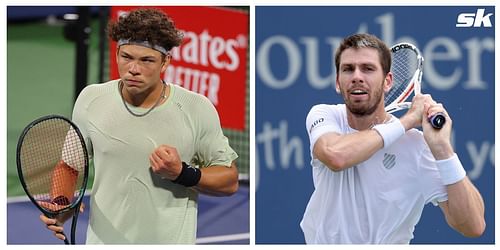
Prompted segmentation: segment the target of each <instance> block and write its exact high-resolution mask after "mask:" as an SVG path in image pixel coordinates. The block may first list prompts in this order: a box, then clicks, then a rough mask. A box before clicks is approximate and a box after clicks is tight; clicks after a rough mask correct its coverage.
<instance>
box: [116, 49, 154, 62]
mask: <svg viewBox="0 0 500 250" xmlns="http://www.w3.org/2000/svg"><path fill="white" fill-rule="evenodd" d="M122 53H123V54H124V55H126V56H128V57H131V58H135V56H132V55H131V54H129V53H127V52H125V51H123V50H120V54H122ZM139 59H142V60H144V59H154V60H157V58H156V57H155V56H153V55H145V56H140V57H139Z"/></svg>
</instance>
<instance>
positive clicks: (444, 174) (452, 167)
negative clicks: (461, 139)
mask: <svg viewBox="0 0 500 250" xmlns="http://www.w3.org/2000/svg"><path fill="white" fill-rule="evenodd" d="M436 165H437V168H438V170H439V174H440V175H441V180H442V181H443V184H444V185H451V184H454V183H457V182H459V181H461V180H462V179H463V178H465V174H466V173H465V169H464V167H463V166H462V163H461V162H460V159H458V155H457V154H453V156H452V157H450V158H448V159H444V160H439V161H436Z"/></svg>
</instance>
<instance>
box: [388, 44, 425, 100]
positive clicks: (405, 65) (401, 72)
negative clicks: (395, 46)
mask: <svg viewBox="0 0 500 250" xmlns="http://www.w3.org/2000/svg"><path fill="white" fill-rule="evenodd" d="M417 69H418V58H417V54H416V53H415V51H413V50H412V49H400V50H398V51H396V52H394V53H393V54H392V65H391V72H392V75H393V81H392V88H391V90H389V92H388V93H386V95H385V97H384V103H385V105H386V106H387V105H389V104H391V103H393V102H394V101H396V100H398V99H399V98H400V97H402V96H403V95H404V94H405V90H407V87H408V85H410V84H412V81H411V80H412V78H413V76H414V74H415V72H416V71H417Z"/></svg>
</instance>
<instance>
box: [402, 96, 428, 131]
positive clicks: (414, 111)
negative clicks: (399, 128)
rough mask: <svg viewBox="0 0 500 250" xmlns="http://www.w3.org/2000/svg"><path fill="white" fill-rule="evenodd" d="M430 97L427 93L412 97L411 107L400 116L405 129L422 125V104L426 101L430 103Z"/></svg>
mask: <svg viewBox="0 0 500 250" xmlns="http://www.w3.org/2000/svg"><path fill="white" fill-rule="evenodd" d="M432 102H434V101H433V100H432V97H431V96H430V95H428V94H425V95H420V94H419V95H416V96H415V97H413V100H412V103H411V107H410V109H409V110H408V111H407V112H406V114H405V115H404V116H403V117H402V118H401V119H402V121H401V122H402V123H403V120H404V121H405V122H404V123H403V125H404V126H405V128H406V130H408V129H411V128H418V127H421V126H422V116H423V114H424V105H425V104H426V103H432Z"/></svg>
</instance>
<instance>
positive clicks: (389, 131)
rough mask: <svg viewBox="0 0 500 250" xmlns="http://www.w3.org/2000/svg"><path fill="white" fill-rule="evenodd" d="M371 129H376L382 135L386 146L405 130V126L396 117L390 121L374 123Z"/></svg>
mask: <svg viewBox="0 0 500 250" xmlns="http://www.w3.org/2000/svg"><path fill="white" fill-rule="evenodd" d="M373 129H375V130H377V132H378V133H379V134H380V136H382V139H383V140H384V148H388V147H389V146H390V145H391V144H392V143H394V142H395V141H397V140H398V139H399V137H401V136H402V135H404V134H405V132H406V130H405V127H404V126H403V124H401V121H399V119H397V118H396V119H394V121H392V122H390V123H383V124H378V125H375V126H373Z"/></svg>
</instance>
